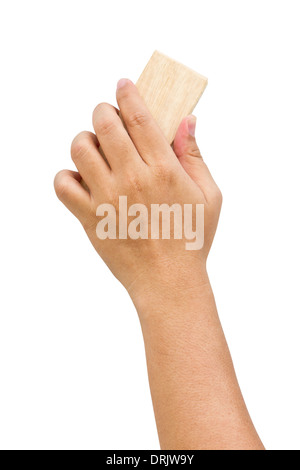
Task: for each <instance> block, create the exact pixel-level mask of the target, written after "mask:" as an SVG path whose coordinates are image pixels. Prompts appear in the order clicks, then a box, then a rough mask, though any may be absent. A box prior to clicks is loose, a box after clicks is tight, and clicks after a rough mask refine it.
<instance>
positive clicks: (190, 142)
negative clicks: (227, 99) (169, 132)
mask: <svg viewBox="0 0 300 470" xmlns="http://www.w3.org/2000/svg"><path fill="white" fill-rule="evenodd" d="M196 122H197V118H196V116H193V115H192V114H191V115H190V116H187V117H185V118H184V119H183V120H182V121H181V123H180V125H179V127H178V130H177V132H176V135H175V139H174V143H173V150H174V152H175V154H176V155H177V157H178V159H179V160H181V159H182V158H184V157H187V156H189V157H195V158H196V159H201V160H202V157H201V154H200V150H199V147H198V145H197V142H196V139H195V130H196Z"/></svg>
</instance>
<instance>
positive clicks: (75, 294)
mask: <svg viewBox="0 0 300 470" xmlns="http://www.w3.org/2000/svg"><path fill="white" fill-rule="evenodd" d="M299 13H300V11H299V1H291V0H285V1H276V0H275V1H274V0H272V1H267V0H260V1H254V0H252V1H240V0H237V1H226V2H225V1H221V0H220V1H214V0H209V1H208V0H206V1H199V0H185V1H178V0H163V1H162V0H160V1H153V0H152V1H151V2H144V1H130V0H127V1H113V0H110V1H100V0H99V1H95V0H94V1H92V0H90V1H89V0H84V1H75V0H70V1H67V0H59V1H54V0H51V1H43V2H41V1H26V2H24V1H13V0H10V1H8V0H7V1H3V0H1V3H0V44H1V75H0V80H1V87H0V119H1V122H0V129H1V150H0V152H1V154H0V155H1V183H0V190H1V219H0V223H1V313H0V382H1V383H0V447H1V448H4V449H156V448H158V439H157V435H156V428H155V421H154V417H153V413H152V405H151V399H150V393H149V390H148V382H147V374H146V366H145V358H144V349H143V341H142V337H141V333H140V326H139V323H138V319H137V315H136V312H135V309H134V307H133V306H132V304H131V301H130V299H129V297H128V296H127V293H126V292H125V290H124V289H123V287H122V286H121V285H120V284H119V283H118V282H117V281H116V280H115V279H114V278H113V276H112V274H111V273H110V272H109V271H108V269H107V268H106V266H105V265H104V263H103V262H102V261H101V259H100V258H98V257H97V255H96V253H95V252H94V250H93V248H92V247H91V246H90V244H89V242H88V239H87V238H86V236H85V234H84V232H83V230H82V228H81V226H80V224H79V223H78V222H77V220H76V219H75V218H74V217H73V216H72V215H71V214H70V213H69V212H68V211H67V210H66V209H65V208H64V207H63V205H61V203H59V201H58V200H57V199H56V196H55V194H54V191H53V185H52V181H53V177H54V175H55V173H56V172H57V171H58V170H60V169H62V168H73V164H72V162H71V160H70V156H69V148H70V142H71V141H72V139H73V137H74V136H75V135H76V134H77V133H78V132H80V131H81V130H84V129H88V130H92V127H91V114H92V111H93V109H94V107H95V105H96V104H97V103H98V102H100V101H108V102H112V103H114V104H115V87H116V82H117V80H118V79H119V78H121V77H128V78H131V79H132V80H134V81H135V80H137V78H138V76H139V75H140V73H141V71H142V69H143V68H144V65H145V64H146V62H147V61H148V59H149V57H150V56H151V54H152V52H153V50H154V49H158V50H160V51H161V52H164V53H165V54H167V55H169V56H171V57H173V58H175V59H177V60H178V61H180V62H182V63H184V64H186V65H188V66H190V67H191V68H193V69H195V70H197V71H198V72H200V73H202V74H203V75H205V76H207V77H208V79H209V85H208V87H207V89H206V91H205V93H204V95H203V97H202V98H201V100H200V103H199V105H198V107H197V108H196V110H195V114H196V115H197V116H198V128H197V138H198V141H199V145H200V148H201V151H202V154H203V156H204V158H205V159H206V161H207V163H208V165H209V167H210V169H211V171H212V173H213V175H214V177H215V179H216V181H217V182H218V184H219V186H220V187H221V189H222V192H223V196H224V205H223V211H222V216H221V220H220V225H219V229H218V233H217V236H216V239H215V243H214V246H213V249H212V253H211V255H210V260H209V273H210V277H211V281H212V285H213V288H214V292H215V296H216V299H217V304H218V309H219V314H220V317H221V320H222V324H223V326H224V329H225V333H226V337H227V340H228V342H229V346H230V349H231V352H232V356H233V360H234V363H235V366H236V370H237V375H238V378H239V381H240V384H241V388H242V391H243V394H244V397H245V400H246V403H247V405H248V408H249V411H250V414H251V416H252V418H253V420H254V423H255V426H256V428H257V430H258V432H259V434H260V436H261V438H262V440H263V442H264V444H265V446H266V447H267V448H268V449H300V430H299V421H300V405H299V397H300V378H299V374H300V372H299V359H300V342H299V335H300V317H299V313H300V309H299V307H300V302H299V266H300V257H299V240H300V229H299V159H300V139H299V137H300V136H299V125H300V111H299V110H300V93H299V89H300V86H299V84H300V69H299V44H300V28H299Z"/></svg>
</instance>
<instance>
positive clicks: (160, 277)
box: [128, 259, 213, 327]
mask: <svg viewBox="0 0 300 470" xmlns="http://www.w3.org/2000/svg"><path fill="white" fill-rule="evenodd" d="M128 293H129V295H130V297H131V299H132V301H133V303H134V305H135V307H136V309H137V312H138V315H139V318H140V321H141V324H142V327H143V325H146V324H149V325H150V326H151V324H152V323H153V322H155V323H156V324H157V323H158V324H161V325H163V324H165V323H168V324H170V323H172V321H176V322H177V323H178V322H181V321H188V318H189V317H190V316H193V315H198V313H199V311H201V309H202V307H203V304H204V303H206V302H207V299H208V297H209V298H210V299H211V297H213V294H212V290H211V286H210V282H209V278H208V275H207V271H206V265H205V263H201V262H200V261H199V260H198V259H197V260H194V261H193V262H189V263H181V262H180V260H172V262H170V260H169V262H168V261H161V262H160V263H159V265H155V266H153V267H151V268H150V267H149V269H147V271H145V272H143V273H142V274H140V275H139V276H138V277H137V278H136V280H135V281H134V282H133V283H132V284H131V286H130V287H129V288H128Z"/></svg>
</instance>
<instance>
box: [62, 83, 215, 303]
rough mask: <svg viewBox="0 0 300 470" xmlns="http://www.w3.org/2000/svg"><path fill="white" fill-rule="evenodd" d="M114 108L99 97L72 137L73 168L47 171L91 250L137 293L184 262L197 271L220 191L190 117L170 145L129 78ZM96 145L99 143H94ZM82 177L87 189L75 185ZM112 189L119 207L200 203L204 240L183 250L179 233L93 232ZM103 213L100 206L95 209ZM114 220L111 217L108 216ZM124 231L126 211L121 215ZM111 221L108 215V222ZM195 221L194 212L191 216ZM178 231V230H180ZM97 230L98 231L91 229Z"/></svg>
mask: <svg viewBox="0 0 300 470" xmlns="http://www.w3.org/2000/svg"><path fill="white" fill-rule="evenodd" d="M117 102H118V105H119V108H120V112H121V115H122V120H123V123H124V125H125V127H126V129H125V128H124V126H123V123H122V120H121V118H120V115H119V112H118V110H116V109H115V108H114V107H113V106H111V105H109V104H107V103H101V104H99V105H98V106H97V107H96V109H95V110H94V113H93V126H94V129H95V134H93V133H90V132H82V133H80V134H79V135H78V136H77V137H76V138H75V139H74V141H73V143H72V147H71V156H72V159H73V162H74V163H75V165H76V167H77V169H78V173H77V172H73V171H69V170H63V171H61V172H59V173H58V174H57V175H56V177H55V190H56V194H57V196H58V198H59V199H60V200H61V201H62V202H63V203H64V204H65V206H66V207H67V208H68V209H69V210H70V211H71V212H72V213H73V214H74V215H75V216H76V217H77V218H78V219H79V221H80V222H81V224H82V225H83V227H84V229H85V231H86V233H87V235H88V237H89V239H90V241H91V242H92V244H93V246H94V247H95V249H96V251H97V252H98V254H99V255H100V256H101V257H102V258H103V260H104V261H105V263H106V264H107V265H108V267H109V268H110V269H111V271H112V272H113V274H114V275H115V276H116V277H117V278H118V279H119V280H120V281H121V283H122V284H123V285H124V286H125V288H126V289H127V290H128V291H129V292H130V293H131V291H134V292H136V293H137V295H138V294H139V292H140V290H142V289H144V287H145V284H147V282H148V280H149V282H151V280H152V279H153V277H154V276H155V277H156V278H163V277H164V278H165V277H168V276H169V275H170V276H171V274H172V273H174V271H175V272H176V273H177V275H180V273H185V274H186V273H188V272H189V270H190V269H198V270H199V271H200V272H201V271H205V267H206V259H207V255H208V252H209V249H210V246H211V244H212V241H213V238H214V234H215V231H216V227H217V223H218V218H219V213H220V208H221V202H222V196H221V193H220V190H219V189H218V187H217V185H216V183H215V182H214V180H213V178H212V176H211V174H210V172H209V170H208V168H207V166H206V164H205V163H204V161H203V159H202V157H201V155H200V151H199V149H198V146H197V144H196V141H195V137H194V134H195V125H196V118H195V117H194V116H188V117H186V118H185V119H184V120H183V121H182V122H181V124H180V126H179V128H178V131H177V134H176V136H175V139H174V143H173V148H172V147H171V146H170V145H169V143H168V142H167V140H166V139H165V137H164V135H163V134H162V132H161V130H160V129H159V127H158V125H157V124H156V122H155V121H154V119H153V118H152V116H151V114H150V112H149V111H148V109H147V107H146V105H145V103H144V102H143V100H142V98H141V97H140V95H139V93H138V90H137V88H136V87H135V86H134V84H133V83H132V82H131V81H130V80H126V79H122V80H120V81H119V83H118V88H117ZM99 147H100V149H99ZM81 177H82V178H83V180H84V181H85V183H86V184H87V186H88V188H89V191H87V190H86V189H85V188H84V187H83V186H82V185H81V184H80V182H81ZM119 196H127V206H128V207H130V206H132V205H133V204H143V205H144V206H145V207H146V208H147V209H148V214H150V213H151V204H163V203H164V204H168V206H172V205H173V204H179V205H180V206H181V207H182V208H183V207H184V204H191V205H192V206H193V207H194V208H195V206H196V204H203V206H204V217H205V227H204V245H203V247H202V248H201V249H200V250H187V249H186V243H187V242H188V243H190V242H191V240H187V239H186V238H185V237H184V234H183V238H182V239H174V237H173V236H172V235H174V233H173V234H172V232H171V233H170V235H171V236H170V239H169V240H166V239H161V229H160V231H159V232H160V234H159V239H151V237H150V233H151V227H150V225H151V220H150V219H151V218H150V215H149V219H148V224H149V230H148V224H147V231H148V233H149V238H148V239H141V238H140V239H132V238H130V237H128V236H127V238H126V239H118V234H119V229H120V227H119V226H117V227H116V238H117V239H109V238H106V239H102V240H101V239H99V237H98V236H97V233H96V230H97V225H98V223H99V220H100V219H99V216H98V215H96V212H97V208H98V207H99V206H100V205H102V204H111V205H112V206H114V207H115V208H116V212H117V215H118V213H119V210H120V209H119ZM102 215H104V213H102ZM116 219H117V220H116V222H117V223H118V217H116ZM128 219H129V220H128V222H127V227H126V230H127V229H128V227H129V223H130V221H131V220H132V217H129V218H128ZM111 222H113V221H111ZM193 223H194V225H195V214H194V215H193ZM183 232H184V230H183ZM98 235H99V231H98Z"/></svg>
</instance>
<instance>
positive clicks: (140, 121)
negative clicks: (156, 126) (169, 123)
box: [128, 111, 149, 127]
mask: <svg viewBox="0 0 300 470" xmlns="http://www.w3.org/2000/svg"><path fill="white" fill-rule="evenodd" d="M148 122H149V116H148V115H147V114H146V113H144V112H143V111H135V112H134V113H132V114H131V115H130V116H129V117H128V125H129V126H131V127H144V126H145V125H146V124H148Z"/></svg>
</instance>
